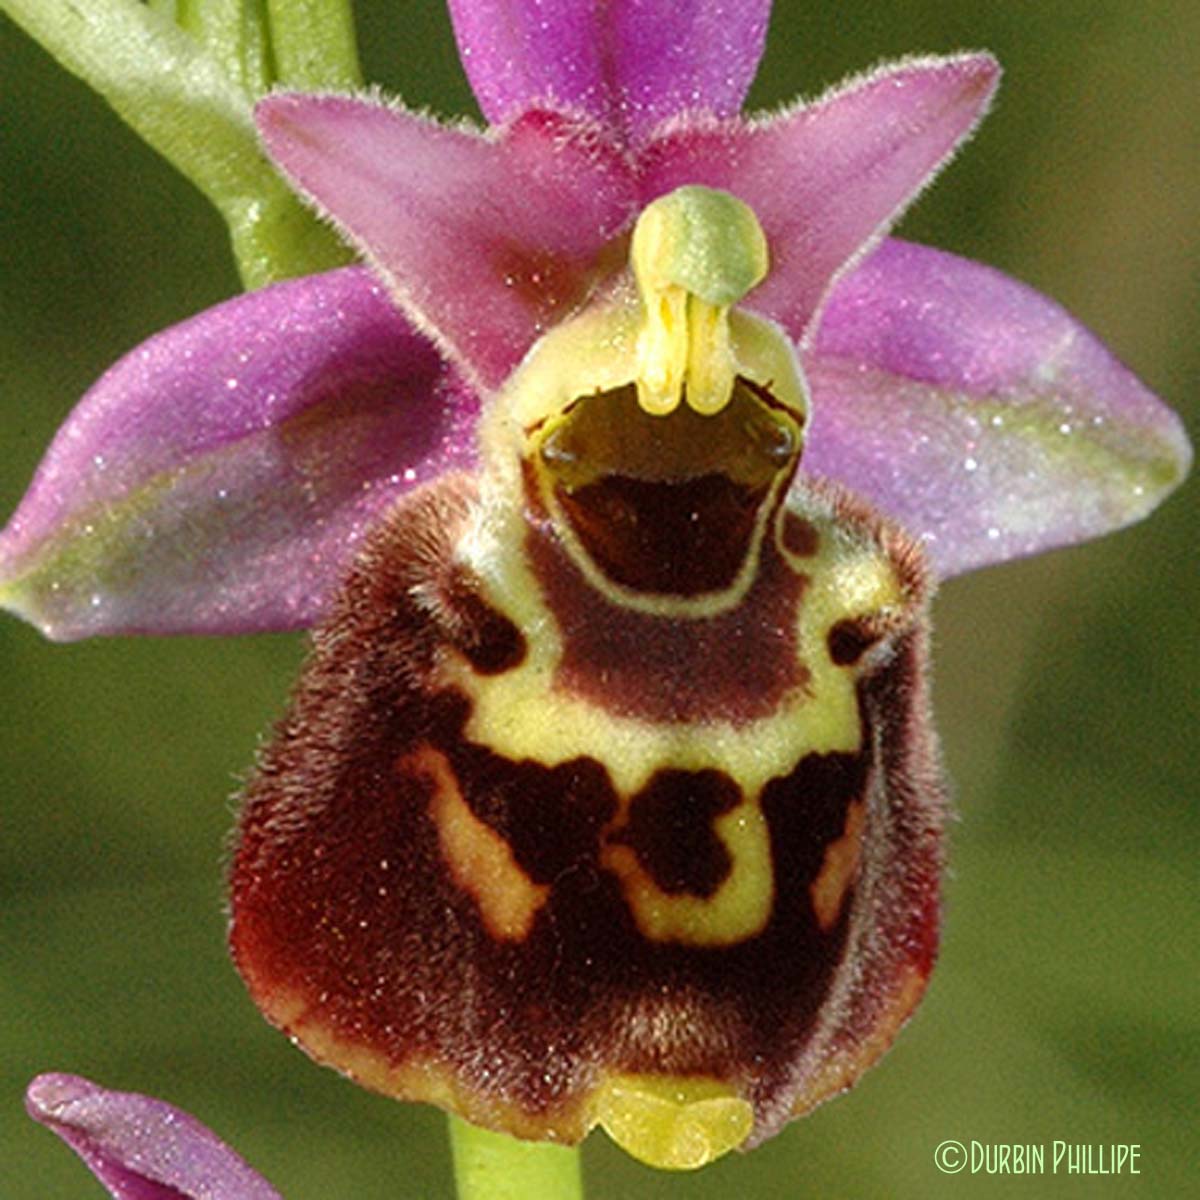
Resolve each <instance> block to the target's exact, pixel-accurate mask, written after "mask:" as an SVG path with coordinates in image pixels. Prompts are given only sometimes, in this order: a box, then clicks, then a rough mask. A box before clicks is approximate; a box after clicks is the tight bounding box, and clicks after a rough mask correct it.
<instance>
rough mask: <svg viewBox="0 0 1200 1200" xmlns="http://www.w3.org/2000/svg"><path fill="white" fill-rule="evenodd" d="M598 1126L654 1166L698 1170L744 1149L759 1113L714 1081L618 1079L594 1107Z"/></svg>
mask: <svg viewBox="0 0 1200 1200" xmlns="http://www.w3.org/2000/svg"><path fill="white" fill-rule="evenodd" d="M593 1104H594V1108H593V1113H594V1116H595V1120H596V1122H597V1124H599V1125H602V1126H603V1127H604V1129H605V1130H606V1131H607V1133H608V1135H609V1137H611V1138H612V1139H613V1141H614V1142H616V1143H617V1145H618V1146H620V1147H621V1149H623V1150H625V1151H626V1152H627V1153H629V1154H632V1155H633V1157H634V1158H636V1159H639V1160H640V1161H642V1162H644V1163H648V1164H649V1165H650V1166H652V1167H659V1168H661V1169H663V1170H668V1171H693V1170H695V1169H696V1168H697V1167H703V1166H705V1165H707V1164H708V1163H710V1162H712V1161H713V1160H714V1159H717V1158H720V1157H721V1156H722V1155H723V1154H727V1153H728V1152H729V1151H730V1150H732V1149H733V1148H734V1147H735V1146H740V1145H741V1143H742V1142H744V1141H745V1140H746V1138H747V1137H748V1136H749V1134H750V1130H751V1128H752V1127H753V1125H754V1109H753V1108H752V1107H751V1106H750V1103H749V1101H747V1100H743V1099H742V1098H741V1097H740V1096H738V1095H737V1094H736V1093H735V1092H734V1090H733V1088H731V1087H729V1086H727V1085H725V1084H721V1083H718V1082H717V1081H716V1080H714V1079H703V1078H695V1079H688V1078H679V1077H672V1076H669V1075H667V1076H658V1075H616V1076H613V1077H612V1078H610V1079H608V1080H606V1081H605V1082H604V1083H603V1084H601V1085H600V1088H599V1089H598V1091H597V1094H596V1098H595V1100H594V1102H593Z"/></svg>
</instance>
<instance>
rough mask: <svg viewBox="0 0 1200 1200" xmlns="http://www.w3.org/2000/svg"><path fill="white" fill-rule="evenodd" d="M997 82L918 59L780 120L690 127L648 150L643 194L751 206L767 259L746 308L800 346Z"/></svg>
mask: <svg viewBox="0 0 1200 1200" xmlns="http://www.w3.org/2000/svg"><path fill="white" fill-rule="evenodd" d="M998 79H999V67H998V66H997V65H996V62H995V60H994V59H993V58H992V57H991V56H990V55H987V54H962V55H955V56H951V57H949V58H941V59H910V60H905V61H901V62H898V63H890V64H888V65H886V66H884V67H881V68H880V69H879V70H877V71H875V72H874V73H872V74H869V75H866V76H863V77H861V78H858V79H855V80H852V81H850V82H849V83H848V84H844V85H843V86H841V87H840V88H838V89H835V90H834V91H833V92H831V93H829V94H828V95H827V96H825V97H823V98H822V99H820V100H818V101H816V102H815V103H814V104H812V105H806V106H803V107H799V108H796V109H794V110H792V111H791V112H788V113H784V114H783V115H781V116H777V117H770V118H766V119H762V120H758V121H752V122H750V123H746V122H741V121H727V122H684V123H681V124H680V125H679V126H678V127H677V128H675V129H673V130H669V131H668V132H666V133H665V134H663V135H662V136H661V137H659V138H657V139H656V140H655V141H654V142H653V143H651V145H650V146H649V147H647V149H646V151H645V153H644V155H643V157H642V163H641V165H642V182H643V191H644V197H645V199H650V198H652V197H654V196H657V195H660V194H662V193H664V192H669V191H671V190H672V189H673V188H676V187H678V186H680V185H681V184H684V183H702V184H706V185H708V186H709V187H715V188H722V189H724V190H726V191H729V192H732V193H733V194H734V195H736V196H739V197H741V199H743V200H745V201H746V203H747V204H749V205H750V207H751V208H752V209H754V211H755V213H756V214H757V216H758V219H759V221H760V222H761V223H762V226H763V230H764V232H765V233H766V235H767V243H768V245H769V247H770V252H771V273H770V274H769V275H768V277H767V279H766V280H765V281H764V282H763V283H762V284H761V285H760V286H759V287H758V288H756V289H755V291H754V292H753V293H752V294H751V296H750V297H749V298H748V300H747V305H748V306H749V307H752V308H754V309H755V310H757V311H758V312H761V313H763V314H764V315H765V316H769V317H772V318H773V319H775V320H777V321H778V322H779V323H780V324H782V325H783V326H784V328H786V329H787V331H788V332H789V333H790V334H791V335H792V336H793V337H794V338H796V339H797V340H798V341H803V339H804V337H805V336H806V333H807V330H808V328H809V325H810V323H811V321H812V318H813V316H814V315H815V313H816V312H817V311H818V308H819V306H820V304H821V301H822V299H823V298H824V296H825V295H826V294H827V293H828V290H829V288H830V281H831V279H833V278H834V277H835V276H836V274H837V273H838V272H839V271H841V270H843V269H845V268H846V267H847V264H849V263H850V262H851V261H852V260H853V259H854V258H855V256H856V255H859V254H861V253H862V252H863V250H864V248H866V247H869V246H870V245H871V244H873V242H874V241H875V240H877V239H878V238H880V237H882V236H883V234H884V233H885V232H886V231H887V229H888V228H889V227H890V226H891V224H892V223H893V222H894V221H895V220H896V219H897V218H898V217H899V216H900V214H901V213H902V212H903V211H904V209H905V208H906V207H907V206H908V204H909V203H910V202H911V201H912V200H913V199H914V197H915V196H916V195H917V193H918V192H919V191H920V190H921V188H923V187H924V186H925V185H926V184H927V183H928V182H929V181H930V180H931V179H932V178H933V176H934V175H935V174H936V173H937V171H938V170H939V169H940V168H941V166H942V165H943V164H944V163H945V162H946V161H947V160H948V159H949V158H950V156H951V155H952V154H953V153H954V151H955V149H956V148H957V147H958V146H959V145H961V143H962V142H963V140H964V139H965V138H966V137H967V136H968V134H969V133H970V132H971V130H972V129H973V128H974V127H975V125H976V124H977V123H978V121H979V120H980V119H981V117H982V116H983V114H984V113H985V112H986V111H987V107H988V104H989V103H990V101H991V97H992V94H993V92H994V91H995V88H996V84H997V81H998Z"/></svg>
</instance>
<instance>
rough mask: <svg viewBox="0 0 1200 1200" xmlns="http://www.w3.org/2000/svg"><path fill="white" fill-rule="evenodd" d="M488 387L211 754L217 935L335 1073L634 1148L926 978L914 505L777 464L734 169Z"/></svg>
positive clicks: (666, 215)
mask: <svg viewBox="0 0 1200 1200" xmlns="http://www.w3.org/2000/svg"><path fill="white" fill-rule="evenodd" d="M630 259H631V267H632V271H631V272H630V273H629V274H628V275H627V276H625V277H623V278H622V279H621V280H620V281H619V282H618V283H617V284H615V285H614V286H613V288H612V289H611V290H610V291H609V292H608V293H607V294H605V295H602V296H600V297H597V298H595V299H594V300H593V301H592V302H591V304H590V305H589V306H588V307H586V308H585V309H583V311H581V312H580V313H578V314H577V315H575V316H574V317H573V318H571V319H570V320H568V321H566V322H565V323H563V324H561V325H559V326H557V327H555V328H553V329H551V330H550V331H549V332H548V333H547V334H545V335H544V336H543V338H542V339H541V340H540V341H539V342H538V343H537V344H536V345H535V346H534V348H533V350H532V351H531V353H530V354H529V355H528V356H527V358H526V359H525V361H524V362H523V363H522V365H521V366H520V367H519V368H518V369H517V371H516V372H515V373H514V375H513V376H512V377H511V378H510V380H509V381H508V383H507V384H506V386H505V388H504V389H503V391H502V392H501V393H500V395H499V396H498V397H497V398H496V399H495V400H494V401H493V402H492V405H491V408H490V410H489V411H488V413H487V414H486V415H485V418H484V423H483V426H482V430H481V447H482V457H483V467H482V469H481V471H480V472H479V473H478V474H477V475H467V474H451V475H446V476H443V477H441V478H439V479H437V480H436V481H435V482H433V483H430V484H428V485H426V486H425V487H424V488H422V489H419V490H417V491H415V492H413V493H411V494H409V495H408V496H406V497H405V498H404V499H403V500H401V501H400V502H399V503H398V504H397V505H396V506H395V508H394V509H393V510H392V511H391V512H390V514H389V515H388V516H387V518H386V519H385V520H383V521H382V522H381V523H380V524H379V525H378V526H377V527H376V528H375V530H374V531H373V533H372V535H371V537H370V538H369V539H368V541H367V544H366V545H365V547H364V549H363V550H362V552H361V554H360V555H359V557H358V558H357V560H356V562H355V564H354V566H353V568H352V570H351V571H350V573H349V576H348V578H347V579H346V580H345V582H344V584H343V586H342V588H341V591H340V594H339V596H338V598H337V599H336V601H335V602H334V603H333V605H332V609H331V612H330V615H329V616H328V618H327V619H326V620H325V621H324V623H323V624H322V625H321V626H320V627H319V628H318V629H317V631H316V633H315V635H314V646H313V650H312V654H311V658H310V661H309V662H308V664H307V667H306V669H305V671H304V673H303V676H302V678H301V680H300V682H299V685H298V687H297V690H296V693H295V695H294V698H293V700H292V704H291V708H290V711H289V712H288V714H287V715H286V717H285V719H284V720H283V721H282V722H281V724H280V726H279V729H278V732H277V734H276V736H275V739H274V741H273V743H272V744H271V745H270V746H269V747H268V748H267V749H266V750H265V752H264V753H263V754H262V756H261V761H260V763H259V767H258V770H257V773H256V774H255V776H254V778H253V779H252V780H251V782H250V784H249V786H248V788H247V789H246V794H245V799H244V806H243V809H242V814H241V820H240V829H239V839H238V844H237V848H236V853H235V855H234V859H233V864H232V872H231V879H232V915H233V923H232V934H231V938H232V945H233V949H234V954H235V957H236V960H237V963H238V965H239V968H240V970H241V971H242V973H243V975H244V976H245V978H246V980H247V983H248V984H249V987H250V990H251V992H252V993H253V995H254V998H255V1000H256V1001H257V1002H258V1004H259V1005H260V1007H262V1009H263V1010H264V1012H266V1014H267V1015H268V1016H269V1017H270V1018H271V1019H272V1020H273V1021H274V1022H275V1023H277V1024H278V1025H279V1026H281V1027H282V1028H283V1029H284V1030H286V1031H287V1032H288V1033H289V1034H291V1035H292V1036H293V1037H294V1038H295V1039H296V1040H297V1041H298V1042H299V1043H300V1044H301V1045H302V1046H304V1047H305V1048H306V1049H307V1050H308V1052H309V1053H310V1054H312V1055H313V1056H314V1057H315V1058H317V1059H319V1060H321V1061H323V1062H326V1063H330V1064H332V1065H334V1066H336V1067H338V1068H340V1069H341V1070H343V1071H344V1072H346V1073H347V1074H349V1075H351V1076H353V1077H354V1078H355V1079H357V1080H358V1081H359V1082H361V1083H363V1084H365V1085H367V1086H369V1087H372V1088H376V1089H378V1090H379V1091H381V1092H384V1093H387V1094H390V1095H394V1096H398V1097H403V1098H406V1099H415V1100H425V1101H430V1102H433V1103H437V1104H440V1105H442V1106H443V1107H447V1108H450V1109H452V1110H454V1111H457V1112H459V1113H460V1114H462V1115H463V1116H465V1117H467V1118H468V1119H469V1120H472V1121H475V1122H477V1123H480V1124H483V1125H486V1126H489V1127H491V1128H493V1129H497V1130H500V1131H503V1132H507V1133H510V1134H513V1135H516V1136H519V1137H525V1138H536V1139H550V1140H556V1141H564V1142H574V1141H578V1140H579V1139H580V1138H582V1137H583V1136H584V1135H585V1134H586V1132H587V1131H588V1130H589V1129H590V1128H591V1127H592V1126H594V1125H596V1124H602V1125H603V1126H605V1127H606V1128H607V1129H608V1130H609V1132H610V1133H611V1134H612V1135H613V1136H614V1137H615V1138H616V1140H617V1141H619V1142H620V1143H621V1144H622V1145H624V1146H625V1147H626V1148H627V1149H628V1150H629V1151H630V1152H631V1153H633V1154H635V1155H636V1156H638V1157H640V1158H642V1159H644V1160H645V1161H647V1162H650V1163H653V1164H654V1165H657V1166H665V1167H692V1166H698V1165H701V1164H702V1163H704V1162H707V1161H710V1160H711V1159H712V1158H714V1157H716V1156H718V1155H720V1154H722V1153H724V1152H725V1151H726V1150H728V1149H730V1148H733V1147H735V1146H741V1147H748V1146H752V1145H754V1144H756V1143H757V1142H759V1141H761V1140H763V1139H764V1138H766V1137H768V1136H770V1135H771V1134H773V1133H774V1132H776V1131H777V1130H778V1129H779V1128H780V1127H781V1126H782V1125H783V1123H785V1122H786V1121H787V1120H788V1119H790V1118H791V1117H793V1116H796V1115H799V1114H801V1113H803V1112H806V1111H807V1110H809V1109H811V1108H812V1107H813V1106H814V1105H816V1104H818V1103H819V1102H821V1101H822V1100H824V1099H826V1098H827V1097H829V1096H830V1095H832V1094H834V1093H836V1092H838V1091H839V1090H841V1089H843V1088H845V1087H846V1086H848V1085H849V1084H851V1083H852V1082H853V1081H854V1080H855V1078H856V1077H857V1076H858V1075H859V1074H860V1073H861V1072H862V1071H863V1070H865V1069H866V1067H867V1066H869V1065H870V1064H871V1063H872V1062H873V1061H874V1060H875V1059H876V1058H878V1057H879V1055H880V1054H882V1053H883V1051H884V1050H885V1049H886V1048H887V1046H888V1045H889V1044H890V1043H891V1041H892V1039H893V1037H894V1036H895V1034H896V1032H897V1031H898V1029H899V1027H900V1026H901V1025H902V1023H903V1022H904V1020H905V1019H906V1018H907V1016H908V1015H909V1014H910V1012H911V1011H912V1009H913V1008H914V1006H915V1005H916V1003H917V1002H918V1000H919V999H920V996H921V993H922V991H923V988H924V985H925V981H926V978H927V976H928V974H929V971H930V969H931V967H932V963H933V959H934V955H935V951H936V943H937V919H938V917H937V913H938V903H937V889H938V875H939V869H940V861H941V859H940V848H939V836H940V827H941V823H942V819H943V810H944V800H943V790H942V785H941V781H940V775H939V768H938V759H937V750H936V742H935V737H934V733H933V730H932V727H931V725H930V720H929V712H928V699H927V691H926V662H927V647H926V640H927V639H926V610H927V606H928V601H929V593H930V584H929V580H928V577H927V574H926V570H925V567H924V564H923V560H922V557H921V554H920V551H919V550H918V548H917V546H916V545H915V543H914V542H913V541H912V540H911V539H910V538H909V537H908V536H907V535H906V534H905V533H904V532H903V531H902V530H901V529H899V528H898V527H896V526H894V525H892V524H890V523H889V522H887V521H886V520H884V519H882V518H881V517H880V516H878V515H877V514H875V513H874V512H873V511H872V510H870V509H869V508H868V507H867V506H866V505H865V504H864V503H863V502H862V501H860V500H858V499H856V498H854V497H852V496H851V495H849V494H847V493H843V492H841V491H838V490H836V489H834V488H832V487H831V486H829V485H820V486H818V485H815V484H813V483H812V482H809V481H807V480H805V479H804V477H803V476H802V475H797V467H798V465H799V463H800V459H801V456H802V452H803V443H804V433H805V426H806V421H807V418H808V411H807V410H808V405H807V398H806V390H805V386H804V383H803V380H802V378H801V375H800V372H799V368H798V366H797V364H796V361H795V357H794V354H793V351H792V349H791V346H790V344H789V342H788V341H787V339H786V338H785V337H784V335H783V334H782V333H781V332H780V331H779V330H777V329H776V327H775V326H774V325H772V324H771V323H770V322H768V321H766V320H764V319H762V318H759V317H754V316H751V315H749V314H748V313H745V312H743V311H741V310H739V309H738V308H737V307H736V305H737V303H738V301H739V300H740V299H741V298H742V296H743V295H744V294H745V293H746V292H747V291H749V290H750V289H751V288H752V287H753V286H754V285H755V284H756V283H757V282H758V281H759V280H760V279H761V278H762V277H763V275H764V273H765V272H766V271H767V270H768V269H769V265H768V261H767V259H768V248H767V247H766V245H765V242H764V240H763V236H762V233H761V231H760V229H759V226H758V223H757V221H756V219H755V217H754V215H753V213H751V212H750V211H749V209H747V208H746V207H745V206H744V205H742V204H741V202H740V201H736V200H734V199H733V198H732V197H731V196H729V195H727V194H725V193H722V192H715V191H710V190H708V189H703V188H697V187H686V188H681V189H679V190H678V191H676V192H674V193H671V194H669V195H667V196H665V197H662V198H660V199H659V200H656V201H655V202H654V203H653V204H651V205H650V206H649V207H648V208H647V209H646V210H645V211H644V212H643V213H642V216H641V217H640V219H639V221H638V224H637V226H636V228H635V231H634V234H633V239H632V242H631V246H630Z"/></svg>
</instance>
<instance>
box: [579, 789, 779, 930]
mask: <svg viewBox="0 0 1200 1200" xmlns="http://www.w3.org/2000/svg"><path fill="white" fill-rule="evenodd" d="M623 799H624V798H623ZM622 807H623V808H627V807H628V801H627V800H626V801H625V803H624V804H623V805H622ZM618 820H621V818H618ZM713 832H714V833H715V834H716V836H717V837H718V838H719V839H720V840H721V842H722V843H723V844H724V846H725V849H726V850H728V851H729V857H730V860H731V864H732V865H731V869H730V871H729V874H728V876H727V877H726V878H725V880H724V882H723V883H722V884H721V886H720V887H719V888H718V889H717V890H716V891H715V892H714V893H713V894H712V895H711V896H695V895H691V894H688V893H683V894H676V893H673V892H664V891H663V890H662V889H661V888H660V887H659V886H658V885H657V884H656V883H655V882H654V880H653V879H652V878H651V877H650V875H649V873H648V872H647V871H646V869H645V867H643V866H642V864H641V862H640V861H639V860H638V856H637V854H636V853H635V852H634V850H633V848H632V847H630V846H626V845H623V844H621V843H609V844H606V845H605V846H604V848H603V850H602V851H601V855H600V861H601V863H602V864H603V865H604V866H605V867H607V868H608V869H609V870H610V871H612V873H613V874H614V875H616V877H617V878H618V879H619V880H620V882H621V889H622V891H623V892H624V893H625V901H626V903H627V904H628V905H629V908H630V911H631V912H632V913H633V917H634V920H635V921H636V922H637V926H638V929H639V930H640V931H641V932H642V934H643V936H645V937H647V938H649V939H650V940H651V941H655V942H678V943H681V944H682V945H685V946H730V945H736V944H737V943H738V942H742V941H745V940H746V939H747V938H751V937H754V936H755V934H758V933H761V932H762V930H763V928H764V927H765V926H766V924H767V922H768V921H769V920H770V918H771V908H772V906H773V903H774V900H775V873H774V871H773V870H772V868H771V835H770V831H769V830H768V828H767V822H766V818H765V817H764V816H763V813H762V809H761V808H759V806H758V802H757V800H744V801H742V803H741V804H739V805H738V806H737V807H736V808H734V809H733V810H732V811H730V812H727V813H722V814H721V815H720V816H719V817H717V819H716V820H715V821H713Z"/></svg>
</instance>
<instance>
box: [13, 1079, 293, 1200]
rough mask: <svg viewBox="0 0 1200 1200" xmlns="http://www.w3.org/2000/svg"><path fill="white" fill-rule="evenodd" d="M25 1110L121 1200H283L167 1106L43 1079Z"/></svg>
mask: <svg viewBox="0 0 1200 1200" xmlns="http://www.w3.org/2000/svg"><path fill="white" fill-rule="evenodd" d="M25 1107H26V1109H27V1110H28V1112H29V1115H30V1116H31V1117H32V1118H33V1119H34V1120H35V1121H37V1122H39V1123H40V1124H42V1125H45V1126H46V1127H47V1128H48V1129H51V1130H53V1132H54V1133H56V1134H58V1136H59V1137H60V1138H62V1140H63V1141H64V1142H66V1143H67V1145H68V1146H70V1147H71V1149H72V1150H74V1151H75V1153H76V1154H78V1155H79V1157H80V1158H81V1159H82V1160H83V1161H84V1163H86V1164H87V1166H88V1168H89V1169H90V1170H91V1172H92V1174H94V1175H95V1176H96V1178H97V1179H98V1180H100V1182H101V1183H102V1184H104V1186H105V1187H106V1188H107V1189H108V1192H109V1194H110V1195H111V1196H113V1197H114V1200H281V1197H280V1195H279V1193H278V1192H277V1191H276V1190H275V1189H274V1188H273V1187H271V1185H270V1184H269V1183H267V1181H266V1180H265V1179H263V1177H262V1176H261V1175H259V1174H258V1172H257V1171H254V1170H252V1169H251V1168H250V1167H249V1166H247V1164H246V1163H245V1161H244V1160H243V1159H241V1158H240V1157H239V1156H238V1155H237V1154H235V1153H234V1152H233V1151H232V1150H230V1149H229V1147H228V1146H226V1145H225V1144H224V1143H223V1142H222V1141H221V1139H220V1138H218V1137H217V1136H216V1134H214V1133H213V1132H212V1131H211V1130H210V1129H207V1128H206V1127H205V1126H203V1125H201V1124H200V1122H199V1121H197V1120H196V1119H195V1118H194V1117H191V1116H189V1115H188V1114H187V1113H185V1112H182V1111H181V1110H179V1109H178V1108H174V1107H172V1106H171V1105H170V1104H165V1103H164V1102H163V1101H161V1100H154V1099H152V1098H151V1097H149V1096H141V1095H138V1094H137V1093H135V1092H111V1091H108V1090H107V1089H105V1088H102V1087H99V1086H97V1085H96V1084H94V1083H89V1082H88V1080H86V1079H81V1078H79V1076H77V1075H39V1076H38V1077H37V1078H36V1079H35V1080H34V1081H33V1082H32V1083H31V1084H30V1085H29V1090H28V1091H27V1092H26V1095H25Z"/></svg>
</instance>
